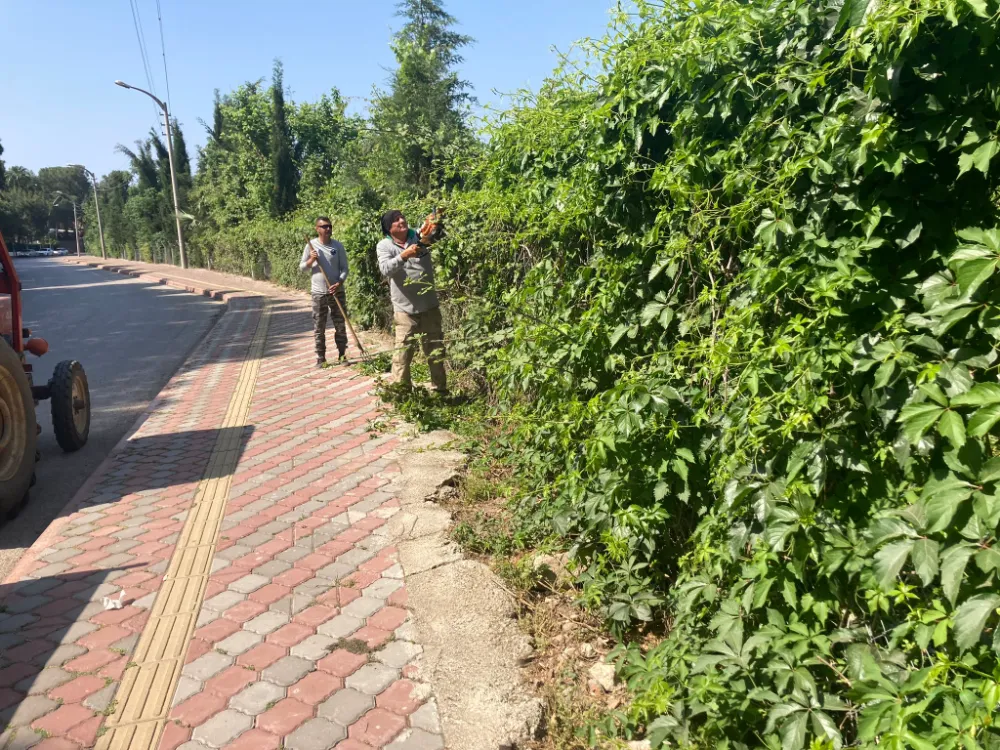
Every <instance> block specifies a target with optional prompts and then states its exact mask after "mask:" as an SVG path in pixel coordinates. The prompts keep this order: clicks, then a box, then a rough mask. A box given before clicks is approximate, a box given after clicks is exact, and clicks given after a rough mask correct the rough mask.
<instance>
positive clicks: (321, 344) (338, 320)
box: [312, 286, 347, 360]
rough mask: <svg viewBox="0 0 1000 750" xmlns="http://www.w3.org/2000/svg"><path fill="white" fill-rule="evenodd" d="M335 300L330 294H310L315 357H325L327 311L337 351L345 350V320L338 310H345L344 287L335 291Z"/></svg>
mask: <svg viewBox="0 0 1000 750" xmlns="http://www.w3.org/2000/svg"><path fill="white" fill-rule="evenodd" d="M336 295H337V302H340V307H337V302H334V301H333V295H332V294H314V295H313V296H312V303H313V304H312V317H313V336H314V337H315V339H316V359H320V360H322V359H326V316H327V313H329V315H330V318H331V320H332V322H333V328H334V331H335V333H334V336H333V340H334V342H335V343H336V344H337V351H338V352H339V353H340V354H344V353H345V352H346V351H347V321H345V320H344V316H343V314H341V312H340V310H341V308H343V310H344V312H347V296H346V295H345V294H344V287H343V286H341V287H340V288H339V289H338V290H337V292H336Z"/></svg>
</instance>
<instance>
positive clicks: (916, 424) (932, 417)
mask: <svg viewBox="0 0 1000 750" xmlns="http://www.w3.org/2000/svg"><path fill="white" fill-rule="evenodd" d="M943 413H944V409H942V408H941V407H940V406H938V405H937V404H928V403H923V404H910V405H908V406H904V407H903V409H902V411H900V413H899V419H900V421H901V422H902V423H903V434H905V435H906V439H907V440H909V441H910V442H911V443H916V442H917V441H918V440H920V437H921V436H922V435H923V434H924V433H925V432H927V430H928V428H930V427H931V426H932V425H933V424H934V423H935V422H937V421H938V418H939V417H940V416H941V415H942V414H943Z"/></svg>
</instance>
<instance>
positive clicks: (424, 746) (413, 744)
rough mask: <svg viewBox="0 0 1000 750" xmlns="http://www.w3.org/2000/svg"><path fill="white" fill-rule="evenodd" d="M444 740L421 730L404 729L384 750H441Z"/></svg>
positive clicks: (437, 735)
mask: <svg viewBox="0 0 1000 750" xmlns="http://www.w3.org/2000/svg"><path fill="white" fill-rule="evenodd" d="M443 748H444V738H443V737H442V736H441V735H440V734H431V733H430V732H426V731H424V730H423V729H404V730H403V732H402V733H401V734H400V735H399V736H398V737H397V738H396V739H395V740H393V741H392V742H391V743H390V744H388V745H386V750H443Z"/></svg>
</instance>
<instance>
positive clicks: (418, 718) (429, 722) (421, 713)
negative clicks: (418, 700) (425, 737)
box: [410, 698, 441, 734]
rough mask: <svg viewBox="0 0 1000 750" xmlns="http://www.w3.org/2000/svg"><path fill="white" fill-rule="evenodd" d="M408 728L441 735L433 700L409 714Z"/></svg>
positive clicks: (435, 705)
mask: <svg viewBox="0 0 1000 750" xmlns="http://www.w3.org/2000/svg"><path fill="white" fill-rule="evenodd" d="M410 726H412V727H414V728H416V729H423V730H424V731H425V732H428V733H430V734H441V719H440V717H439V716H438V710H437V703H436V702H435V701H434V699H433V698H432V699H431V700H429V701H427V702H426V703H425V704H424V705H422V706H421V707H420V708H418V709H417V710H416V711H414V712H413V713H412V714H410Z"/></svg>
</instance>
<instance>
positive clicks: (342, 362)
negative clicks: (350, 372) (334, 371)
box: [337, 352, 350, 365]
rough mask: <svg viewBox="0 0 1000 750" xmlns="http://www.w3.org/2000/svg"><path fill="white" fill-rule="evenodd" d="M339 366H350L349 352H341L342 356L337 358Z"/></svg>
mask: <svg viewBox="0 0 1000 750" xmlns="http://www.w3.org/2000/svg"><path fill="white" fill-rule="evenodd" d="M337 364H338V365H347V364H350V362H349V361H348V359H347V352H341V353H340V355H339V356H338V357H337Z"/></svg>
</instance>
